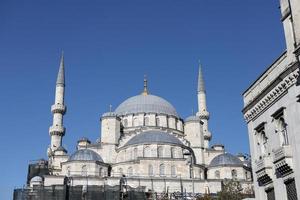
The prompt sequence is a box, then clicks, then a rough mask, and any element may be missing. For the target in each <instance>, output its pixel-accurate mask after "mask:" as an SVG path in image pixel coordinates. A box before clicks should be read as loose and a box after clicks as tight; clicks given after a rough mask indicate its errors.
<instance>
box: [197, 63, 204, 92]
mask: <svg viewBox="0 0 300 200" xmlns="http://www.w3.org/2000/svg"><path fill="white" fill-rule="evenodd" d="M198 92H204V93H205V84H204V78H203V72H202V65H201V63H200V61H199V72H198Z"/></svg>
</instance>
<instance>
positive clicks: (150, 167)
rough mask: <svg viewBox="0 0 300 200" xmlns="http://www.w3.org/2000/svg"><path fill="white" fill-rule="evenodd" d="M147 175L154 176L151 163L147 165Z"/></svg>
mask: <svg viewBox="0 0 300 200" xmlns="http://www.w3.org/2000/svg"><path fill="white" fill-rule="evenodd" d="M148 175H149V176H154V172H153V166H152V165H151V164H150V165H149V166H148Z"/></svg>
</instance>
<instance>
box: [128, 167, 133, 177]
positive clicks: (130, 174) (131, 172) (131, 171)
mask: <svg viewBox="0 0 300 200" xmlns="http://www.w3.org/2000/svg"><path fill="white" fill-rule="evenodd" d="M127 174H128V176H132V175H133V169H132V167H128V169H127Z"/></svg>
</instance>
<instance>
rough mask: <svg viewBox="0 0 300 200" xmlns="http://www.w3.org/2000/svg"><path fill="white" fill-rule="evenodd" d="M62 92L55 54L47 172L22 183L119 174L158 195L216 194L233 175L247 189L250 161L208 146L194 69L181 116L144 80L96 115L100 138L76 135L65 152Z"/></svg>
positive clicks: (82, 182)
mask: <svg viewBox="0 0 300 200" xmlns="http://www.w3.org/2000/svg"><path fill="white" fill-rule="evenodd" d="M64 92H65V71H64V60H63V56H62V59H61V63H60V68H59V73H58V77H57V82H56V93H55V103H54V105H53V106H52V107H51V111H52V113H53V124H52V126H51V127H50V128H49V133H50V139H51V140H50V146H49V148H48V162H47V163H48V169H49V173H41V172H40V171H39V170H37V171H32V172H30V176H29V177H28V188H32V187H34V186H44V187H49V186H57V185H63V184H65V181H66V178H67V180H68V181H69V182H68V184H70V185H72V186H89V185H90V186H101V185H109V186H116V185H119V184H120V178H121V177H123V178H124V177H125V178H126V185H127V187H130V188H141V187H143V188H144V191H154V192H157V193H163V192H167V191H168V192H170V193H171V192H182V191H185V192H187V193H191V194H195V193H197V194H204V193H217V192H218V191H220V190H221V187H222V181H223V180H224V179H235V180H238V181H239V182H240V183H241V185H242V187H243V188H244V189H245V190H249V189H251V187H252V175H251V166H250V164H249V161H248V160H247V159H245V157H244V156H243V155H236V156H235V155H232V154H230V153H227V152H225V149H224V146H223V145H213V146H210V144H209V143H210V140H211V138H212V133H211V132H210V131H209V127H208V124H209V112H208V110H207V106H206V90H205V86H204V80H203V75H202V70H201V67H200V68H199V74H198V92H197V95H198V105H199V110H198V112H197V114H196V115H193V116H190V117H188V118H186V119H185V120H183V119H182V118H181V117H180V116H179V114H178V113H177V111H176V109H175V108H174V107H173V106H172V105H171V104H170V103H169V102H168V101H166V100H165V99H163V98H161V97H158V96H155V95H152V94H150V93H149V91H148V88H147V80H146V79H144V89H143V91H142V92H141V94H139V95H136V96H133V97H130V98H128V99H126V100H125V101H124V102H123V103H121V104H120V105H119V106H118V107H117V108H116V109H115V111H110V112H107V113H104V114H103V115H102V117H101V120H100V122H101V135H100V137H99V139H98V140H97V141H95V142H91V141H90V140H89V139H87V138H81V139H80V140H79V141H78V143H77V150H76V151H75V152H73V153H71V154H68V153H67V150H66V149H65V148H64V147H63V146H62V139H63V136H64V135H65V133H66V129H65V127H64V125H63V117H64V114H65V113H66V106H65V102H64Z"/></svg>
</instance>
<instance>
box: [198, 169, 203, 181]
mask: <svg viewBox="0 0 300 200" xmlns="http://www.w3.org/2000/svg"><path fill="white" fill-rule="evenodd" d="M202 174H203V172H202V169H199V178H200V179H203V175H202Z"/></svg>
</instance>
